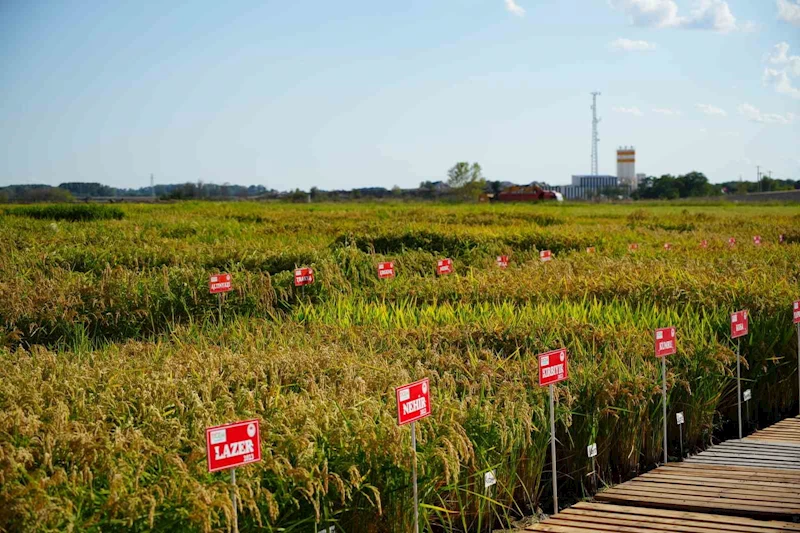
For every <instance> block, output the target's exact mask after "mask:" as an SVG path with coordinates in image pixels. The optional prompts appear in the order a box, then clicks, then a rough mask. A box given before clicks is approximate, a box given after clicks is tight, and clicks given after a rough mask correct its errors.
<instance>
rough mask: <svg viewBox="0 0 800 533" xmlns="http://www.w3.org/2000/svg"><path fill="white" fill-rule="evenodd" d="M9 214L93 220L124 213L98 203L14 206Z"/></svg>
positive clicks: (115, 216)
mask: <svg viewBox="0 0 800 533" xmlns="http://www.w3.org/2000/svg"><path fill="white" fill-rule="evenodd" d="M7 212H8V213H9V214H12V215H18V216H23V217H29V218H35V219H39V220H65V221H69V222H90V221H93V220H122V218H123V217H124V216H125V213H124V212H123V211H122V209H120V208H119V207H113V206H109V205H98V204H53V205H43V206H39V205H32V206H26V207H15V208H13V209H9V210H8V211H7Z"/></svg>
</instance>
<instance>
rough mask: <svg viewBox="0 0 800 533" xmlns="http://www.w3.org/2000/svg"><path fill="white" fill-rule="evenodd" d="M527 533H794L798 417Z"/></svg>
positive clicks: (799, 483) (798, 498)
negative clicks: (640, 532) (724, 532)
mask: <svg viewBox="0 0 800 533" xmlns="http://www.w3.org/2000/svg"><path fill="white" fill-rule="evenodd" d="M595 500H596V501H597V503H579V504H577V505H575V506H573V507H571V508H569V509H565V510H563V511H561V512H560V513H559V514H558V515H555V516H552V517H550V518H548V519H547V520H545V521H544V522H542V523H539V524H536V525H533V526H531V527H529V528H528V529H527V530H528V531H551V532H554V533H587V532H598V533H600V532H608V531H620V532H634V531H644V532H646V531H653V532H656V531H661V532H666V531H675V532H684V533H694V532H701V531H709V532H712V533H714V532H718V533H719V532H722V531H732V532H749V533H769V532H775V531H798V532H800V523H796V521H798V520H800V417H797V418H792V419H788V420H784V421H783V422H780V423H778V424H775V425H774V426H771V427H769V428H766V429H764V430H761V431H758V432H756V433H754V434H753V435H751V436H749V437H747V438H745V439H742V440H731V441H727V442H724V443H722V444H718V445H716V446H712V447H711V448H709V449H708V450H706V451H705V452H702V453H700V454H698V455H696V456H693V457H690V458H689V459H687V460H686V461H684V462H682V463H670V464H667V465H664V466H661V467H658V468H656V469H655V470H652V471H650V472H648V473H646V474H643V475H641V476H639V477H637V478H635V479H632V480H630V481H627V482H625V483H622V484H620V485H617V486H615V487H613V488H610V489H608V490H605V491H603V492H600V493H598V494H597V495H596V496H595Z"/></svg>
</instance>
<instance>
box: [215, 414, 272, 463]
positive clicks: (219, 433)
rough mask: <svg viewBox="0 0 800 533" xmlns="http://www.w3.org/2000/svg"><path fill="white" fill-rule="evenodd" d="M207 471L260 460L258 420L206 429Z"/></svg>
mask: <svg viewBox="0 0 800 533" xmlns="http://www.w3.org/2000/svg"><path fill="white" fill-rule="evenodd" d="M206 455H207V460H208V471H209V472H216V471H217V470H225V469H227V468H235V467H237V466H242V465H246V464H249V463H255V462H258V461H260V460H261V437H260V432H259V421H258V420H245V421H244V422H236V423H233V424H225V425H223V426H215V427H210V428H206Z"/></svg>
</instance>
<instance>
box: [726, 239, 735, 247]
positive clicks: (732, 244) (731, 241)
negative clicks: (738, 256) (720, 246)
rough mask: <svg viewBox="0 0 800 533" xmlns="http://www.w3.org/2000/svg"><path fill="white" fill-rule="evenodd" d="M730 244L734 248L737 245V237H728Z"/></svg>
mask: <svg viewBox="0 0 800 533" xmlns="http://www.w3.org/2000/svg"><path fill="white" fill-rule="evenodd" d="M728 245H730V247H731V248H733V247H734V246H736V239H735V238H733V237H731V238H730V239H728Z"/></svg>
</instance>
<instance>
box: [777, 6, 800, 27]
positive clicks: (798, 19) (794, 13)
mask: <svg viewBox="0 0 800 533" xmlns="http://www.w3.org/2000/svg"><path fill="white" fill-rule="evenodd" d="M778 18H779V19H780V20H782V21H784V22H788V23H789V24H792V25H794V26H797V27H800V0H794V1H792V0H778Z"/></svg>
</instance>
